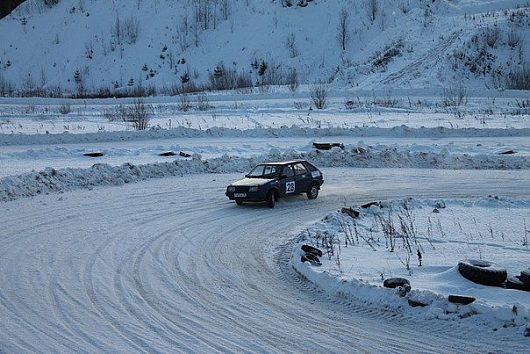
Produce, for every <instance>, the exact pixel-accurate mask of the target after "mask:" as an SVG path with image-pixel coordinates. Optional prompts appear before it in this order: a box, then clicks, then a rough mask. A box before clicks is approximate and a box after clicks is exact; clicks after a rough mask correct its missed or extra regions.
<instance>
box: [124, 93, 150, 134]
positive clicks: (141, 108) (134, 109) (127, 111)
mask: <svg viewBox="0 0 530 354" xmlns="http://www.w3.org/2000/svg"><path fill="white" fill-rule="evenodd" d="M152 110H153V107H152V106H151V105H146V104H145V102H144V100H142V99H140V98H139V99H135V100H134V101H133V104H132V105H129V106H126V107H122V109H121V114H122V119H123V121H125V122H130V123H132V124H133V126H134V129H136V130H145V129H147V127H148V125H149V118H150V115H151V112H152Z"/></svg>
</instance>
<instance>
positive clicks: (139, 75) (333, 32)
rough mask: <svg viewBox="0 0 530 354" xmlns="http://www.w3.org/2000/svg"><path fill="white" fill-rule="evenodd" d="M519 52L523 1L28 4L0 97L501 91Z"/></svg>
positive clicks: (528, 21)
mask: <svg viewBox="0 0 530 354" xmlns="http://www.w3.org/2000/svg"><path fill="white" fill-rule="evenodd" d="M46 3H56V4H53V5H46ZM289 4H291V5H292V6H287V5H289ZM529 51H530V7H529V5H528V1H525V0H432V1H430V0H429V1H425V0H396V1H394V0H344V1H336V0H313V1H309V0H303V1H299V0H293V1H288V0H281V1H280V0H268V1H262V0H259V1H258V0H245V1H242V0H237V1H236V0H152V1H143V0H135V1H131V0H105V1H102V0H60V1H44V0H28V1H26V2H25V3H23V4H22V5H21V6H19V7H18V8H17V9H16V10H15V11H13V12H12V13H11V15H9V16H7V17H6V18H4V19H2V20H0V94H2V95H6V94H10V93H12V92H13V91H17V92H18V93H19V94H20V92H38V91H42V90H46V91H48V94H50V93H54V92H55V93H63V92H72V93H78V92H91V93H93V92H99V93H100V94H103V95H104V94H105V93H109V92H111V93H119V92H122V93H123V92H124V91H127V90H133V89H136V90H142V91H144V93H145V92H147V93H155V92H156V93H158V94H172V93H176V92H181V91H182V90H194V89H196V88H200V87H208V88H217V89H222V88H235V87H243V86H258V85H259V86H261V85H264V86H265V88H266V87H267V86H269V85H277V84H284V85H289V84H291V86H292V88H293V89H295V88H296V85H297V84H298V83H302V84H303V83H314V82H316V81H324V82H327V83H333V85H335V86H336V87H344V88H362V89H372V88H382V87H384V88H387V87H390V88H399V87H404V88H408V87H412V88H423V87H450V86H458V85H465V86H468V87H480V88H484V87H487V88H505V87H510V86H514V82H511V85H510V78H511V77H513V75H514V74H517V73H518V74H521V72H523V71H524V70H526V72H528V66H525V63H528V62H529V60H530V59H529V58H530V55H529ZM512 81H513V80H512ZM262 89H263V88H262Z"/></svg>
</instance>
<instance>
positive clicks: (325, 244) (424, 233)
mask: <svg viewBox="0 0 530 354" xmlns="http://www.w3.org/2000/svg"><path fill="white" fill-rule="evenodd" d="M350 210H355V211H357V216H356V217H354V218H352V217H351V216H350V215H348V214H347V213H344V212H341V211H337V212H334V213H331V214H329V215H327V216H326V217H324V218H323V219H322V220H321V221H319V222H317V223H315V224H313V225H311V226H310V227H308V228H307V229H306V230H304V231H302V232H301V233H300V234H299V236H298V238H297V240H296V242H295V245H294V248H293V252H292V257H291V265H292V266H293V268H294V269H295V270H296V271H297V272H298V273H300V274H302V275H303V276H304V277H306V278H307V279H308V280H309V281H311V282H313V283H315V284H316V285H317V286H319V287H321V288H323V289H325V290H326V291H327V292H329V293H331V294H333V295H338V296H341V297H347V298H351V299H354V300H355V302H356V303H361V304H364V305H366V306H371V307H376V308H385V309H393V310H396V311H397V310H399V311H400V312H401V311H405V312H406V313H407V314H408V313H410V314H411V315H413V316H421V317H423V318H425V319H434V318H437V319H442V320H448V321H462V322H463V324H464V325H470V326H485V327H489V328H490V329H493V330H505V331H511V330H514V331H516V332H518V333H521V334H524V332H525V329H526V328H527V327H528V325H529V324H530V296H529V293H528V292H526V291H522V290H515V289H503V288H502V287H497V286H486V285H480V284H476V283H473V282H471V281H469V280H467V279H466V278H464V277H463V276H461V275H460V273H459V270H458V267H457V264H458V262H459V261H460V260H463V259H473V258H475V259H479V258H480V259H485V260H489V261H492V262H495V263H496V264H498V265H500V266H501V267H502V268H503V269H506V270H507V272H508V276H512V275H518V274H519V273H520V272H521V271H522V270H524V269H526V268H527V266H528V264H527V263H528V257H529V255H530V249H529V243H528V242H529V237H530V235H529V234H528V232H529V230H528V226H527V224H526V220H528V218H529V217H530V201H528V200H511V199H504V198H500V197H496V196H488V197H485V198H481V199H473V200H417V199H405V200H395V201H383V202H378V203H373V204H371V205H365V206H364V207H353V209H350ZM303 244H308V245H312V246H315V247H318V248H319V249H320V250H322V251H323V256H322V257H321V258H320V261H321V263H322V265H321V266H314V265H311V264H310V263H309V262H302V259H301V256H302V255H303V254H304V252H303V251H302V250H301V246H302V245H303ZM394 277H401V278H406V279H408V280H409V281H410V283H411V287H412V290H410V292H407V291H406V290H405V289H401V288H395V289H390V288H384V287H383V280H384V279H388V278H394ZM449 295H458V296H469V297H473V298H475V299H476V300H475V301H474V302H473V303H471V304H469V305H461V304H455V303H452V302H449V301H448V297H449Z"/></svg>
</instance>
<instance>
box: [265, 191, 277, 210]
mask: <svg viewBox="0 0 530 354" xmlns="http://www.w3.org/2000/svg"><path fill="white" fill-rule="evenodd" d="M276 201H277V196H276V193H275V192H274V191H270V192H269V194H267V205H268V207H269V208H274V205H275V204H276Z"/></svg>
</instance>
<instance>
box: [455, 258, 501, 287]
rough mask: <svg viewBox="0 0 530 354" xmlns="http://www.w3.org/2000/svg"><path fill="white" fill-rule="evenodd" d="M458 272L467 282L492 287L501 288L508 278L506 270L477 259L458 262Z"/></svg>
mask: <svg viewBox="0 0 530 354" xmlns="http://www.w3.org/2000/svg"><path fill="white" fill-rule="evenodd" d="M458 271H459V272H460V274H461V275H462V276H463V277H464V278H466V279H467V280H470V281H472V282H474V283H477V284H482V285H490V286H500V285H501V284H502V283H504V281H505V280H506V277H507V276H508V274H507V273H506V269H505V268H502V267H500V266H498V265H496V264H495V263H492V262H488V261H483V260H477V259H466V260H463V261H460V262H458Z"/></svg>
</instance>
